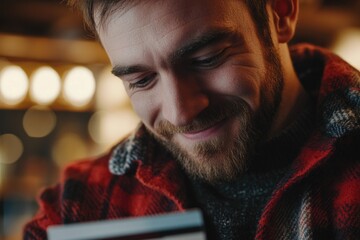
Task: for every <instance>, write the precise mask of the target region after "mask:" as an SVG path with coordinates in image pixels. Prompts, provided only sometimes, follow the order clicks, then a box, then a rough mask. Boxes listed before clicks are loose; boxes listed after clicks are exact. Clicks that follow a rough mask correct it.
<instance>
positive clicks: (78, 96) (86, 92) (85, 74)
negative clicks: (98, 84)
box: [64, 67, 95, 107]
mask: <svg viewBox="0 0 360 240" xmlns="http://www.w3.org/2000/svg"><path fill="white" fill-rule="evenodd" d="M94 93H95V78H94V75H93V73H92V72H91V71H90V69H88V68H85V67H74V68H73V69H71V70H70V71H69V72H68V73H67V74H66V76H65V80H64V97H65V99H66V100H67V101H68V102H69V103H70V104H72V105H74V106H76V107H82V106H85V105H87V104H88V103H89V102H90V101H91V99H92V97H93V96H94Z"/></svg>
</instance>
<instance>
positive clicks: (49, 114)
mask: <svg viewBox="0 0 360 240" xmlns="http://www.w3.org/2000/svg"><path fill="white" fill-rule="evenodd" d="M55 125H56V115H55V113H54V112H53V111H52V110H51V109H49V108H46V107H40V106H35V107H32V108H30V109H28V110H27V111H26V112H25V115H24V118H23V126H24V129H25V132H26V133H27V134H28V135H29V136H30V137H36V138H40V137H45V136H47V135H48V134H50V133H51V131H52V130H53V129H54V128H55Z"/></svg>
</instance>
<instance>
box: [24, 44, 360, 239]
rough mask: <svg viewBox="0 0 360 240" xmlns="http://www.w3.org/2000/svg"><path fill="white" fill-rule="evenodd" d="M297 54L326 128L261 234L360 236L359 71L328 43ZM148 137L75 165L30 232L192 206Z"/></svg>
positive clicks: (269, 209) (297, 164)
mask: <svg viewBox="0 0 360 240" xmlns="http://www.w3.org/2000/svg"><path fill="white" fill-rule="evenodd" d="M291 53H292V57H293V60H294V66H295V69H296V70H297V72H298V75H299V78H300V79H301V81H302V83H303V85H304V87H305V89H307V91H308V92H309V93H310V95H311V96H312V97H313V98H314V99H315V101H316V103H317V109H318V111H317V115H318V116H317V119H318V123H317V125H318V126H319V127H318V128H317V129H316V131H314V133H313V134H312V137H311V138H310V139H309V141H308V142H307V143H306V144H305V146H304V147H303V149H302V151H301V152H300V154H299V155H298V156H297V158H296V159H294V163H293V165H292V167H291V168H290V169H289V171H288V174H287V176H286V177H285V178H284V179H283V180H282V181H281V184H280V185H279V187H278V188H277V189H276V190H275V191H274V193H273V196H272V198H271V200H270V201H269V202H268V203H267V205H266V207H265V209H264V210H263V213H262V216H261V218H260V221H259V223H258V228H257V233H256V237H255V238H256V239H264V240H265V239H266V240H271V239H360V134H359V132H360V74H359V72H357V71H356V70H355V69H353V68H352V67H351V66H349V65H348V64H346V63H345V62H343V61H342V60H341V59H340V58H338V57H337V56H335V55H332V54H331V53H330V52H328V51H326V50H324V49H320V48H316V47H313V46H310V45H301V46H297V47H295V48H293V49H292V51H291ZM146 136H147V134H146V130H145V129H144V127H141V128H140V129H139V130H138V131H137V132H136V133H135V134H134V136H133V137H132V138H129V139H127V140H125V141H124V142H122V143H120V145H119V146H117V148H116V149H115V150H114V151H113V153H109V154H107V155H105V156H103V157H100V158H98V159H94V160H88V161H83V162H80V163H75V164H73V165H72V166H70V167H68V168H67V169H66V170H65V172H64V174H63V177H62V180H61V181H60V183H59V184H58V185H56V186H55V187H52V188H48V189H46V190H45V191H43V192H42V194H41V195H40V197H39V205H40V209H39V211H38V213H37V214H36V216H35V217H34V218H33V220H32V221H31V222H29V223H28V224H27V225H26V226H25V229H24V239H28V240H44V239H46V228H47V227H48V226H50V225H55V224H68V223H74V222H83V221H92V220H102V219H118V218H124V217H128V216H143V215H152V214H158V213H163V212H171V211H183V210H185V209H186V208H188V207H190V206H191V202H189V200H188V199H189V198H188V193H187V187H186V182H185V181H184V179H185V176H184V175H183V173H182V172H181V171H180V170H179V169H180V168H179V166H178V165H177V163H176V162H175V161H173V160H172V158H171V157H170V155H168V154H164V152H165V151H164V150H162V149H161V147H159V146H158V145H156V144H155V143H154V142H153V141H151V138H150V137H148V136H147V137H146ZM140 145H141V146H140ZM129 146H130V148H129ZM131 146H133V147H134V148H133V150H131V151H132V152H131V151H130V150H129V149H131ZM139 146H140V148H138V147H139ZM144 147H145V148H144ZM284 147H286V146H284ZM134 149H135V150H134ZM139 149H140V150H139ZM129 151H130V152H129ZM129 154H130V155H129ZM139 156H142V157H139ZM114 158H115V161H113V160H114ZM109 159H110V163H111V164H110V168H111V169H113V170H112V171H114V172H116V173H118V175H116V174H112V173H111V172H110V171H109ZM111 159H112V160H111ZM116 159H117V160H116ZM117 161H118V162H117ZM117 165H118V166H117Z"/></svg>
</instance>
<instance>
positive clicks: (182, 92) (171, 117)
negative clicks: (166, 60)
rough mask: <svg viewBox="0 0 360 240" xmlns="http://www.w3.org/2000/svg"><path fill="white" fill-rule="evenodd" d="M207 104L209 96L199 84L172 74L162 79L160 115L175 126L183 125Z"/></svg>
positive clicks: (189, 121) (191, 119)
mask: <svg viewBox="0 0 360 240" xmlns="http://www.w3.org/2000/svg"><path fill="white" fill-rule="evenodd" d="M208 106H209V98H208V96H207V95H206V93H205V92H204V90H203V89H202V88H201V86H200V84H199V83H198V82H197V81H196V80H194V79H189V78H184V77H182V78H181V79H178V78H176V77H174V76H170V77H167V78H166V79H165V80H164V81H163V97H162V115H163V117H164V118H165V120H167V121H169V122H170V123H172V124H173V125H175V126H184V125H186V124H189V123H191V121H193V120H194V118H196V116H198V114H199V113H200V112H202V111H203V110H204V109H206V108H207V107H208Z"/></svg>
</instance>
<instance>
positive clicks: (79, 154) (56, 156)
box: [51, 132, 88, 167]
mask: <svg viewBox="0 0 360 240" xmlns="http://www.w3.org/2000/svg"><path fill="white" fill-rule="evenodd" d="M51 155H52V158H53V160H54V161H55V163H56V164H57V165H58V166H60V167H64V166H65V165H67V164H68V163H70V162H72V161H75V160H79V159H82V158H85V157H86V156H87V155H88V148H87V144H86V142H85V141H84V140H83V139H82V138H81V137H80V136H79V135H77V134H75V133H71V132H65V133H62V134H61V135H60V136H59V137H58V138H57V140H56V142H55V143H54V145H53V148H52V150H51Z"/></svg>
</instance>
